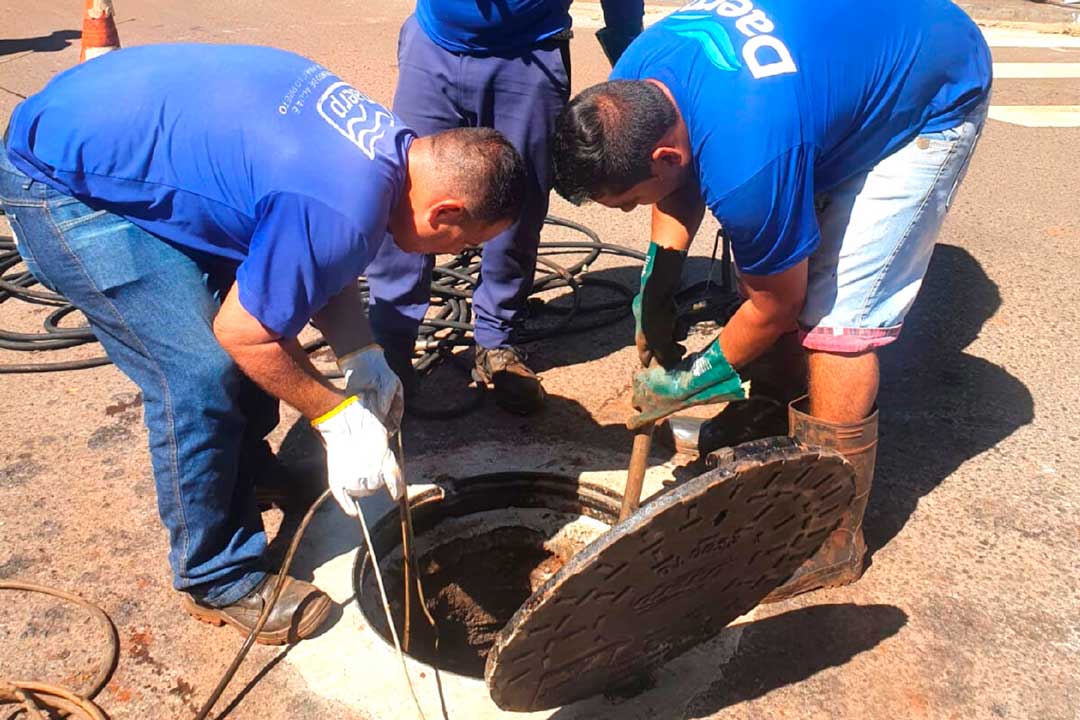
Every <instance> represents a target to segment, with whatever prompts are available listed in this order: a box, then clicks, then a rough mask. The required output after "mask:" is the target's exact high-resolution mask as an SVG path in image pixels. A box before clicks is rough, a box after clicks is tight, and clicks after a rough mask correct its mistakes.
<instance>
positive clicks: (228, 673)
mask: <svg viewBox="0 0 1080 720" xmlns="http://www.w3.org/2000/svg"><path fill="white" fill-rule="evenodd" d="M328 497H330V491H329V490H324V491H323V493H322V495H320V496H319V497H318V499H317V500H316V501H315V502H314V503H313V504H312V506H311V507H310V508H308V511H307V513H306V514H305V515H304V519H303V520H301V521H300V526H299V527H298V528H297V529H296V534H295V535H293V539H292V542H291V543H290V544H289V550H288V552H286V553H285V559H284V560H283V561H282V562H281V569H280V570H279V571H278V574H277V579H276V580H275V582H274V589H273V591H272V592H271V593H270V598H269V599H268V600H267V601H266V605H264V606H263V609H262V613H260V614H259V619H258V620H257V621H256V622H255V626H254V627H252V628H251V632H249V633H248V636H247V639H246V640H244V644H243V645H241V646H240V650H238V651H237V653H236V657H234V658H233V661H232V662H231V663H229V667H228V668H226V670H225V672H224V673H223V674H222V675H221V679H220V680H218V684H217V687H215V688H214V691H213V692H212V693H210V697H208V698H207V699H206V702H205V703H203V706H202V707H201V708H199V712H198V713H196V715H195V720H206V718H207V717H209V716H210V711H211V710H213V709H214V705H215V704H216V703H217V701H218V699H220V698H221V694H222V693H223V692H225V688H227V687H228V686H229V683H230V682H232V679H233V676H234V675H236V671H237V670H239V669H240V664H241V663H242V662H244V658H245V657H247V654H248V652H249V651H250V650H251V647H252V646H253V645H254V644H255V638H256V637H258V635H259V633H260V632H262V629H263V626H264V625H266V621H267V620H268V619H269V617H270V613H271V612H273V611H274V605H276V604H277V601H278V597H280V596H281V591H282V589H283V588H284V587H285V580H286V579H287V578H288V576H289V569H290V568H291V567H292V563H293V558H294V557H295V556H296V550H297V548H299V547H300V540H301V539H303V537H304V533H305V532H306V531H307V529H308V525H310V524H311V519H312V518H313V517H315V511H316V510H318V509H319V508H320V507H321V506H322V504H323V503H324V502H326V498H328Z"/></svg>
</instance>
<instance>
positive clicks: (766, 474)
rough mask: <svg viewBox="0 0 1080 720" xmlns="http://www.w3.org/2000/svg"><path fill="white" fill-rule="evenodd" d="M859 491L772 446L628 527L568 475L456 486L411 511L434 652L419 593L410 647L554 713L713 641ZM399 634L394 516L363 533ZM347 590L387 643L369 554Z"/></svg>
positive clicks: (811, 452)
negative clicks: (351, 589)
mask: <svg viewBox="0 0 1080 720" xmlns="http://www.w3.org/2000/svg"><path fill="white" fill-rule="evenodd" d="M853 494H854V473H853V470H852V468H851V465H850V464H849V463H847V462H846V461H845V460H844V459H843V458H842V457H841V456H840V455H838V454H836V453H833V452H830V451H825V450H821V449H818V448H807V447H805V446H802V445H799V444H797V443H795V442H794V441H792V440H789V439H787V438H770V439H767V440H763V441H755V442H751V443H745V444H743V445H740V446H737V447H736V448H733V449H732V450H731V451H729V453H728V454H727V455H725V456H724V457H723V459H722V460H721V462H720V465H719V466H718V467H716V468H715V469H713V470H710V471H708V472H706V473H704V474H702V475H699V476H698V477H696V478H692V479H690V480H688V481H686V482H683V483H680V484H678V485H675V486H673V487H671V488H668V489H666V490H665V491H664V492H661V493H659V494H657V495H655V496H653V497H652V498H650V500H649V501H648V502H647V503H645V504H644V505H643V506H642V507H641V509H640V510H639V511H638V512H637V513H635V514H634V515H633V516H632V517H630V518H629V519H627V520H626V521H625V522H623V523H619V524H616V518H617V516H618V508H619V504H620V500H621V497H620V496H619V495H618V494H617V493H615V492H613V491H611V490H608V489H606V488H604V487H601V486H597V485H590V484H586V483H580V482H579V481H578V480H577V479H574V478H567V477H562V476H557V475H548V474H537V473H504V474H496V475H486V476H480V477H474V478H464V479H455V480H451V481H449V482H447V483H445V484H442V485H440V487H439V488H437V489H432V490H430V491H427V492H426V493H423V494H421V495H419V496H417V497H414V498H413V499H412V501H411V504H412V507H413V524H414V528H415V533H416V557H417V559H418V564H419V567H420V571H421V573H422V574H423V578H424V591H425V594H426V595H427V599H428V609H429V611H430V612H431V614H432V616H433V617H434V618H435V621H436V623H437V625H438V634H439V637H438V643H437V644H436V642H435V636H434V633H432V632H431V631H430V628H429V626H428V625H427V623H426V621H425V618H424V616H423V614H422V613H421V612H420V611H419V606H418V604H417V603H418V602H419V601H418V599H417V598H416V595H415V594H413V595H412V603H411V607H412V617H411V620H410V632H409V633H408V638H409V647H408V652H409V653H410V654H411V655H413V656H414V657H416V658H417V659H419V660H421V661H423V662H425V663H428V664H431V665H434V666H436V667H439V668H441V669H443V670H446V671H450V672H454V673H458V674H461V675H468V676H473V677H483V678H484V679H485V680H486V682H487V685H488V689H489V690H490V692H491V696H492V699H493V700H494V701H495V703H496V704H497V705H498V706H499V707H500V708H503V709H505V710H518V711H528V710H539V709H545V708H552V707H557V706H560V705H565V704H568V703H570V702H574V701H576V700H580V699H583V698H585V697H588V696H590V695H594V694H596V693H600V692H603V691H605V690H609V689H613V688H616V687H621V686H624V685H626V684H627V682H628V680H633V679H635V678H638V677H641V676H642V674H643V673H646V672H648V671H649V670H651V669H652V668H654V667H657V666H659V665H661V664H663V663H664V662H666V661H668V660H670V659H672V658H673V657H675V656H677V655H679V654H681V653H683V652H685V651H686V650H688V649H689V648H691V647H693V646H694V645H696V644H698V643H701V642H704V641H705V640H708V639H709V638H711V637H713V636H714V635H716V634H717V633H718V632H720V630H722V629H723V628H724V627H725V626H726V625H727V624H728V623H730V622H731V621H732V620H734V619H735V618H736V617H738V616H740V615H742V614H744V613H746V612H748V611H749V610H750V609H752V608H753V607H754V606H755V605H757V603H758V602H760V601H761V599H762V598H764V597H765V595H767V594H768V593H769V592H770V591H771V590H772V589H773V588H775V587H777V586H778V585H779V584H780V583H782V582H783V581H784V580H785V579H787V578H788V577H789V576H790V575H791V573H792V572H794V570H795V569H796V568H797V567H798V566H799V564H800V563H802V562H803V560H805V559H806V558H807V557H809V556H810V555H812V554H813V553H814V552H815V551H816V550H817V549H818V547H820V545H821V543H822V542H823V541H824V540H825V538H826V537H828V535H829V533H830V532H831V531H832V530H833V529H834V528H835V527H836V526H837V524H838V522H839V519H840V516H841V514H842V512H843V510H844V509H845V508H846V507H847V506H848V505H849V504H850V502H851V498H852V496H853ZM372 544H373V545H374V549H375V551H376V554H377V555H378V557H379V560H380V567H381V570H382V575H383V579H384V581H385V583H386V588H387V593H388V596H389V599H390V604H391V611H392V614H393V616H394V618H395V622H396V623H398V626H397V629H398V633H399V637H403V636H404V627H403V624H404V623H403V620H404V614H405V613H404V608H405V602H404V600H405V592H406V589H405V585H404V578H403V575H402V563H401V531H400V524H399V520H398V514H397V512H396V509H395V510H394V511H391V512H390V513H389V514H387V515H386V516H384V517H383V518H381V519H380V520H379V521H378V522H377V523H376V524H375V527H374V529H373V533H372ZM358 559H359V562H358V563H357V566H356V568H355V570H354V584H355V587H356V592H357V599H358V602H359V604H360V608H361V610H362V612H363V614H364V616H365V618H366V619H367V621H368V623H369V624H370V626H371V627H372V628H373V629H375V630H376V631H377V632H378V633H379V634H380V635H382V636H383V637H384V638H385V639H387V640H388V641H389V632H388V628H387V626H386V619H385V614H384V612H383V608H382V601H381V597H380V595H379V591H378V587H377V585H376V582H375V578H374V574H373V573H372V572H371V565H370V562H369V561H368V560H367V554H366V553H361V554H359V555H358Z"/></svg>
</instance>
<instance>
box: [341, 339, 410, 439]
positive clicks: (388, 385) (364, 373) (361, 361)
mask: <svg viewBox="0 0 1080 720" xmlns="http://www.w3.org/2000/svg"><path fill="white" fill-rule="evenodd" d="M338 367H339V368H341V372H343V373H344V374H345V394H346V395H356V396H357V397H359V398H360V400H361V402H362V403H363V405H364V407H366V408H370V409H371V411H372V412H373V413H375V416H376V417H378V418H379V421H380V422H382V424H383V425H385V426H386V429H387V430H388V431H389V432H391V433H394V432H397V431H398V430H399V429H401V415H402V413H404V411H405V391H404V388H403V386H402V384H401V380H400V379H399V378H398V376H397V374H396V373H395V372H394V371H393V370H391V369H390V365H388V364H387V362H386V354H385V353H384V352H383V349H382V346H380V345H376V344H375V343H372V344H371V345H368V346H366V347H363V348H361V349H359V350H357V351H356V352H351V353H349V354H348V355H346V356H345V357H343V358H338Z"/></svg>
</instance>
